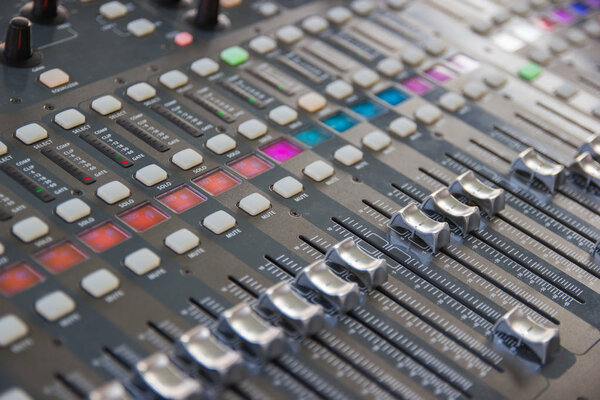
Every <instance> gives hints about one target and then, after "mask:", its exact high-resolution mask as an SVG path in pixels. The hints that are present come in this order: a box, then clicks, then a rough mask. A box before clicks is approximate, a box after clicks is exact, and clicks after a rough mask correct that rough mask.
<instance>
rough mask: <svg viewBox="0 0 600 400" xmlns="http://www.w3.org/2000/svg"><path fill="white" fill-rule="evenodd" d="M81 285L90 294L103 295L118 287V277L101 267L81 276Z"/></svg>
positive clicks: (97, 296) (94, 295)
mask: <svg viewBox="0 0 600 400" xmlns="http://www.w3.org/2000/svg"><path fill="white" fill-rule="evenodd" d="M81 287H82V288H83V290H85V291H86V292H88V293H89V294H90V295H91V296H93V297H96V298H99V297H103V296H105V295H107V294H109V293H110V292H112V291H114V290H116V289H117V288H118V287H119V278H117V277H116V276H115V274H113V273H112V272H110V271H109V270H107V269H106V268H101V269H99V270H97V271H94V272H92V273H91V274H88V275H86V276H84V277H83V279H82V280H81Z"/></svg>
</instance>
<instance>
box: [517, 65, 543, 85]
mask: <svg viewBox="0 0 600 400" xmlns="http://www.w3.org/2000/svg"><path fill="white" fill-rule="evenodd" d="M541 73H542V67H540V66H539V65H537V64H535V63H528V64H526V65H524V66H523V67H521V69H520V70H519V76H520V77H521V78H523V79H527V80H528V81H530V80H532V79H535V78H537V77H538V75H539V74H541Z"/></svg>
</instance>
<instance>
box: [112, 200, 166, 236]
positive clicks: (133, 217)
mask: <svg viewBox="0 0 600 400" xmlns="http://www.w3.org/2000/svg"><path fill="white" fill-rule="evenodd" d="M169 218H170V217H169V215H168V214H167V213H165V212H163V211H162V210H160V209H158V208H157V207H155V206H154V205H153V204H152V203H145V204H142V205H141V206H139V207H135V208H134V209H133V210H128V211H125V212H124V213H121V214H119V219H120V220H121V221H123V222H125V223H126V224H127V225H129V227H131V228H132V229H134V230H135V231H136V232H144V231H146V230H148V229H150V228H152V227H153V226H156V225H158V224H160V223H161V222H163V221H166V220H167V219H169Z"/></svg>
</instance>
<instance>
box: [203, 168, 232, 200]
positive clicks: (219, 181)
mask: <svg viewBox="0 0 600 400" xmlns="http://www.w3.org/2000/svg"><path fill="white" fill-rule="evenodd" d="M194 183H195V184H196V185H198V186H200V187H201V188H202V189H204V190H206V191H207V192H208V193H210V194H212V195H213V196H216V195H218V194H219V193H223V192H224V191H226V190H229V189H231V188H232V187H235V186H237V185H239V184H240V183H241V182H240V180H239V179H237V178H235V177H234V176H233V175H231V174H229V173H227V172H226V171H224V170H222V169H217V170H213V171H211V172H209V173H208V174H205V175H202V176H201V177H199V178H197V179H194Z"/></svg>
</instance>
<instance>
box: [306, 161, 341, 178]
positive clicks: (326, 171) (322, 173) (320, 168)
mask: <svg viewBox="0 0 600 400" xmlns="http://www.w3.org/2000/svg"><path fill="white" fill-rule="evenodd" d="M303 172H304V175H306V176H308V177H309V178H311V179H312V180H314V181H317V182H322V181H324V180H325V179H327V178H329V177H330V176H332V175H333V173H334V172H335V170H334V169H333V167H332V166H331V165H329V164H327V163H326V162H325V161H322V160H317V161H315V162H312V163H310V164H308V165H307V166H306V167H304V170H303Z"/></svg>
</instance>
